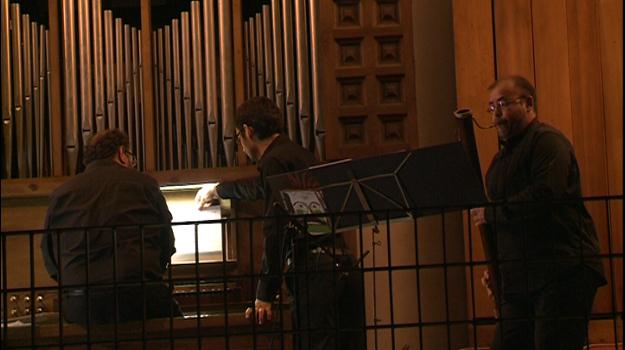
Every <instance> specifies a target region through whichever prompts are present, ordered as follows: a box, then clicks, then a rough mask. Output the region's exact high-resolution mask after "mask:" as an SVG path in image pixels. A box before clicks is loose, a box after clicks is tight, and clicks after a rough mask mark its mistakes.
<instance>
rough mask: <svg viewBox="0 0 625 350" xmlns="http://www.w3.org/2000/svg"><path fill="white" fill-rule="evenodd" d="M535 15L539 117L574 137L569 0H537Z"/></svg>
mask: <svg viewBox="0 0 625 350" xmlns="http://www.w3.org/2000/svg"><path fill="white" fill-rule="evenodd" d="M532 15H533V16H532V18H533V24H534V44H535V47H534V60H535V70H534V71H535V83H536V85H537V86H540V89H538V90H537V91H536V100H537V110H538V118H539V119H540V120H542V121H543V122H546V123H548V124H551V125H554V126H555V125H557V127H558V128H559V129H560V130H561V131H562V132H563V133H564V134H565V135H566V137H568V138H569V140H572V139H573V125H572V120H571V118H570V116H571V89H570V88H569V86H570V81H569V56H568V55H562V54H561V53H562V52H567V51H568V32H567V23H566V0H534V1H533V2H532Z"/></svg>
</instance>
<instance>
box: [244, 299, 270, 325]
mask: <svg viewBox="0 0 625 350" xmlns="http://www.w3.org/2000/svg"><path fill="white" fill-rule="evenodd" d="M254 310H256V319H257V320H258V324H259V325H262V324H263V322H264V321H265V319H267V321H271V303H269V302H266V301H262V300H260V299H256V301H255V302H254ZM254 310H253V309H252V308H251V307H248V308H247V310H245V318H247V319H248V320H249V319H250V318H252V315H253V314H254Z"/></svg>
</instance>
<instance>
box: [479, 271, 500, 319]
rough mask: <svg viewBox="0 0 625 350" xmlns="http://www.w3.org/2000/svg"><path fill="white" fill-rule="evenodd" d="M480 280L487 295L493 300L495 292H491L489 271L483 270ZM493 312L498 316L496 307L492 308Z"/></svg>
mask: <svg viewBox="0 0 625 350" xmlns="http://www.w3.org/2000/svg"><path fill="white" fill-rule="evenodd" d="M480 280H481V282H482V286H484V288H486V292H487V293H488V297H489V298H490V299H491V300H495V294H493V280H492V279H491V278H490V272H488V270H484V273H483V274H482V278H481V279H480ZM493 314H494V315H495V318H498V317H499V314H498V312H497V308H495V309H493Z"/></svg>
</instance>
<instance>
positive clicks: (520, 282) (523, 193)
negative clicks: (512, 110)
mask: <svg viewBox="0 0 625 350" xmlns="http://www.w3.org/2000/svg"><path fill="white" fill-rule="evenodd" d="M486 184H487V190H488V195H489V197H490V199H491V200H492V201H493V202H495V203H497V205H496V206H493V207H488V208H486V212H485V215H486V220H487V222H488V223H490V224H491V226H492V227H493V228H494V230H495V233H496V238H497V248H498V258H499V259H500V260H501V263H500V268H501V280H502V287H503V292H504V293H520V292H524V291H526V290H528V289H529V291H533V290H537V289H538V288H541V287H542V286H544V285H545V284H546V283H548V282H550V281H552V280H554V279H555V278H558V277H560V276H566V275H567V274H569V273H572V272H573V271H575V269H576V268H579V267H581V266H587V267H589V268H591V269H592V270H594V271H595V272H596V275H597V281H598V283H599V284H601V283H605V280H604V278H603V268H602V265H601V262H600V260H599V258H598V256H597V255H598V254H599V243H598V240H597V234H596V231H595V226H594V224H593V221H592V218H591V217H590V215H589V214H588V211H587V210H586V208H585V206H584V203H583V202H582V200H581V198H582V193H581V183H580V172H579V167H578V165H577V160H576V158H575V154H574V152H573V147H572V145H571V143H570V142H569V141H568V140H567V139H566V137H565V136H564V135H563V134H562V133H560V132H559V131H558V130H556V129H554V128H553V127H551V126H549V125H546V124H543V123H541V122H539V121H537V120H535V121H533V122H532V123H531V124H530V125H529V126H528V127H527V129H526V130H525V131H524V132H523V133H521V134H520V135H517V136H516V137H514V138H512V139H510V140H508V141H507V142H505V143H504V145H503V147H502V149H501V150H500V151H499V152H498V153H497V154H496V155H495V157H494V159H493V161H492V163H491V165H490V168H489V170H488V172H487V174H486Z"/></svg>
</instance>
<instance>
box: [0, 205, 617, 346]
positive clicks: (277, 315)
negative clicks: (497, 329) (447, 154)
mask: <svg viewBox="0 0 625 350" xmlns="http://www.w3.org/2000/svg"><path fill="white" fill-rule="evenodd" d="M569 204H570V203H550V204H549V205H552V206H563V205H569ZM584 204H585V205H586V206H587V207H588V208H589V211H590V212H591V214H592V216H593V219H594V222H595V226H596V227H597V234H598V237H599V243H600V253H599V254H598V255H586V256H584V255H580V256H579V257H578V258H580V259H585V258H588V259H593V258H596V259H600V261H601V262H602V264H603V266H604V269H605V277H606V280H607V282H608V283H607V285H606V286H604V287H601V288H600V289H599V292H598V294H597V296H596V298H595V306H594V308H593V310H592V312H591V313H590V315H589V327H588V331H587V332H588V334H587V336H588V337H587V338H588V340H587V346H590V345H592V344H598V343H608V344H614V345H611V348H614V349H618V345H616V344H618V343H622V336H623V328H622V320H623V304H622V302H623V301H622V295H623V294H622V293H623V291H622V280H623V278H622V270H623V243H622V242H623V229H622V221H623V214H622V204H623V196H622V195H619V196H603V197H592V198H585V199H584ZM485 205H489V206H494V205H496V204H485ZM506 205H509V203H507V204H506ZM519 205H521V204H519ZM522 205H536V203H523V204H522ZM542 205H545V204H544V203H542ZM467 210H468V209H467V208H458V207H455V208H406V209H404V210H402V211H401V213H398V212H397V211H371V212H353V213H333V214H323V215H297V216H289V217H281V218H263V217H254V218H230V219H223V220H212V221H202V222H191V223H175V224H174V225H192V226H193V227H194V239H193V244H194V245H195V247H194V250H195V257H194V259H191V260H189V261H186V262H184V263H181V264H174V265H170V266H169V268H168V269H167V270H166V272H165V273H164V274H163V276H162V280H161V279H160V278H158V277H154V276H147V275H146V274H145V273H141V274H140V277H138V278H134V279H132V278H118V275H121V274H122V272H121V271H122V270H123V269H128V268H130V267H128V266H123V263H122V265H120V262H123V259H124V257H122V256H120V254H122V252H127V251H128V250H127V249H120V247H124V245H125V246H126V247H127V246H128V245H132V244H135V245H136V247H135V248H137V249H138V251H139V257H138V259H139V260H138V261H140V263H139V266H136V265H133V266H132V268H136V269H138V270H139V271H145V270H146V269H147V267H146V266H147V265H148V264H149V262H147V261H145V259H146V257H147V256H149V255H150V253H149V249H152V248H151V246H149V245H150V244H152V242H151V241H150V240H149V239H150V237H151V236H150V234H151V233H150V232H152V231H150V230H154V229H155V228H156V229H161V227H156V226H141V227H129V226H126V227H121V226H120V227H114V228H111V227H108V228H102V227H89V228H79V229H76V228H71V229H68V230H61V229H55V230H53V231H46V230H38V231H19V232H18V231H13V232H2V236H1V244H2V245H1V249H0V250H1V259H0V261H1V263H2V267H1V296H0V301H1V312H2V316H1V319H2V328H1V330H0V334H1V335H2V348H3V349H9V348H11V349H13V348H15V349H19V348H21V349H34V348H66V347H67V348H74V347H76V346H83V347H84V348H98V346H105V347H112V348H164V349H174V348H176V349H178V348H184V349H187V348H197V349H204V348H211V349H219V348H223V349H292V348H298V345H297V344H298V342H300V341H301V340H302V339H304V338H305V336H307V335H311V334H314V333H315V332H320V333H322V334H330V333H331V334H332V336H334V337H337V338H341V337H350V336H351V337H357V338H359V340H358V342H359V344H360V343H363V344H364V343H366V348H367V349H461V348H468V349H480V348H482V347H484V346H488V344H489V342H490V340H491V338H492V336H493V335H492V334H493V329H494V326H495V325H496V324H497V322H500V321H505V320H506V319H505V318H504V319H502V318H501V317H500V318H497V317H496V316H495V315H494V313H493V309H496V308H497V306H496V305H495V304H494V303H493V302H492V300H490V299H489V298H488V297H487V291H486V289H485V288H484V287H482V285H481V283H480V280H479V279H480V276H481V273H482V271H484V270H485V269H486V266H487V264H488V263H489V262H490V261H488V260H487V259H485V258H484V257H483V253H482V249H481V245H480V243H479V238H478V240H477V241H476V237H477V230H475V229H474V227H473V226H472V224H471V223H470V222H469V215H468V213H467ZM422 213H427V215H426V216H422V215H421V214H422ZM400 216H404V217H407V218H403V219H397V218H398V217H400ZM347 217H350V218H351V219H350V220H349V221H350V222H351V223H355V224H354V225H350V226H349V227H342V228H341V229H340V230H338V231H340V232H337V230H336V228H337V225H336V223H337V221H338V220H339V219H342V220H345V219H346V218H347ZM266 220H271V221H273V222H274V223H275V222H278V221H279V222H289V224H288V225H287V227H288V230H286V231H280V232H278V233H279V235H280V237H281V242H282V243H283V244H282V247H283V248H284V250H280V255H281V259H282V257H283V258H284V259H282V262H283V263H284V264H285V266H287V265H288V264H291V263H293V262H294V261H295V262H296V263H297V261H298V253H297V251H298V250H297V249H304V250H305V251H306V253H305V254H306V255H314V254H319V256H321V255H326V256H330V257H332V258H334V259H335V260H333V261H334V262H336V261H338V260H336V259H338V257H341V256H344V255H348V254H351V255H353V256H354V259H353V264H352V265H350V264H347V267H343V268H339V269H335V268H329V269H326V268H325V267H323V266H322V265H314V264H315V263H314V262H313V263H311V265H307V264H308V263H309V262H310V261H309V259H304V261H306V263H305V266H304V267H303V268H302V267H301V266H300V267H299V268H293V267H292V266H291V268H288V269H285V270H284V271H281V273H280V274H279V275H276V277H280V278H285V279H286V280H287V282H289V281H290V282H289V283H292V282H293V281H294V280H297V281H299V284H298V285H299V287H298V288H300V289H298V290H299V291H300V292H299V293H298V298H299V299H301V300H307V299H308V298H309V297H310V298H312V297H314V296H311V295H308V293H309V292H310V291H314V290H315V288H314V286H307V287H304V288H302V287H301V283H304V284H306V283H308V281H309V278H311V279H313V278H315V276H318V275H320V274H321V275H323V274H327V275H328V276H330V275H331V276H332V278H331V280H332V281H333V283H335V284H334V287H333V288H328V289H326V291H327V292H328V293H330V294H331V296H330V297H328V298H326V299H325V301H326V302H327V303H332V302H334V303H335V306H337V307H338V306H340V305H339V297H338V296H337V295H338V294H333V293H335V291H336V290H338V289H339V288H340V286H339V284H340V283H343V281H344V280H345V279H344V277H345V276H356V277H357V278H355V279H354V281H356V282H355V284H351V285H350V286H349V287H350V288H352V290H351V292H353V293H352V294H351V295H352V296H355V298H356V299H354V300H355V303H356V304H358V305H357V306H358V307H359V308H360V310H361V312H362V317H361V319H360V320H357V322H356V323H357V324H358V326H353V325H354V323H352V324H351V325H349V326H346V327H341V325H340V324H339V323H337V322H335V323H334V324H335V326H333V328H320V329H314V328H313V327H312V326H311V327H307V326H305V324H306V323H302V322H303V321H302V319H301V318H300V319H299V320H298V317H301V315H302V314H301V312H304V311H302V308H301V307H300V308H299V309H298V312H300V313H299V314H296V313H294V310H293V309H292V308H291V307H290V306H289V304H288V301H289V294H288V293H287V292H286V289H287V288H284V287H282V288H281V290H280V292H279V295H278V296H277V298H276V300H274V319H273V320H272V321H271V322H266V323H263V324H262V325H259V324H257V323H256V322H252V321H250V320H246V319H245V317H244V310H245V308H246V307H248V306H251V305H252V303H253V300H254V299H255V292H254V291H255V288H256V284H257V282H258V280H259V277H260V275H259V270H260V268H261V265H260V257H261V255H262V250H261V248H260V247H262V234H260V232H261V230H260V226H259V225H260V224H262V223H263V222H264V221H266ZM319 222H322V223H324V224H325V226H324V227H325V229H327V230H329V233H330V234H340V236H341V237H343V239H344V240H345V241H346V242H347V246H343V245H342V243H341V241H340V240H336V239H331V240H324V238H320V237H328V236H311V235H303V236H301V237H300V238H299V240H294V239H293V236H292V235H293V233H294V232H300V233H301V231H305V230H307V227H309V226H310V225H311V224H315V223H317V224H318V223H319ZM207 224H219V225H221V227H222V229H221V237H219V238H220V239H221V241H220V242H221V245H222V247H221V250H220V251H218V252H213V257H214V256H217V255H215V254H218V255H220V256H221V258H220V259H219V258H217V259H212V260H211V261H210V262H209V261H204V260H203V258H202V256H205V255H203V254H206V253H207V252H202V251H200V250H201V249H199V247H200V242H201V241H202V240H205V239H210V237H203V236H202V235H201V234H200V232H201V231H202V230H201V228H202V226H203V225H207ZM277 226H280V225H277ZM229 230H230V232H233V233H234V234H229V233H228V232H229ZM93 232H100V233H101V232H108V235H109V237H110V241H108V242H109V243H110V248H111V252H112V256H110V255H107V254H101V251H98V250H97V249H96V248H101V247H97V246H98V244H100V243H101V242H100V241H93V242H92V241H91V240H90V239H88V238H89V237H92V236H91V235H93ZM124 232H125V233H124ZM128 232H134V234H135V235H136V237H135V238H136V239H135V240H134V241H133V240H129V238H128ZM284 232H289V234H286V233H284ZM278 233H276V234H278ZM46 234H53V235H57V236H55V237H60V238H58V239H57V240H56V241H55V244H56V251H60V250H61V249H62V245H63V239H64V237H66V236H67V237H70V236H69V235H82V236H83V237H84V238H85V239H84V241H83V243H84V244H83V245H82V246H81V248H80V249H84V256H83V259H84V264H83V265H81V266H84V271H85V272H84V276H83V281H88V282H87V283H74V282H72V283H58V282H56V281H54V280H52V279H50V278H49V277H48V275H47V273H46V269H45V267H44V263H43V260H42V256H41V250H40V247H39V242H40V240H41V239H42V237H43V236H44V235H46ZM122 234H126V236H123V235H122ZM335 236H336V235H334V237H335ZM302 237H303V238H302ZM100 238H101V237H100ZM122 238H123V239H122ZM122 241H123V242H122ZM132 242H134V243H132ZM293 242H299V243H298V244H300V245H299V247H302V245H303V246H304V247H305V248H295V249H293V248H292V247H293ZM321 242H322V243H321ZM289 250H292V251H295V253H292V254H290V255H289V254H287V253H286V251H289ZM144 252H145V253H144ZM233 252H236V254H233ZM208 253H210V252H208ZM98 254H100V255H98ZM124 254H125V253H124ZM78 255H80V254H78ZM209 255H210V254H209ZM314 256H315V257H317V258H318V256H317V255H314ZM96 257H97V258H96ZM97 259H108V260H107V261H110V262H111V264H110V265H107V266H106V267H107V268H110V269H112V271H113V279H112V280H104V281H102V280H100V281H98V280H96V279H95V277H97V273H101V272H102V271H101V270H102V269H103V268H102V267H98V268H99V269H100V270H98V268H96V264H97ZM317 261H318V260H317ZM170 262H171V260H170ZM496 262H497V263H499V264H502V263H508V262H520V263H524V264H528V263H540V262H543V263H554V261H553V260H548V261H541V260H536V259H529V258H527V257H523V258H520V259H512V260H501V259H496ZM62 263H63V258H61V262H60V264H59V265H62ZM63 273H64V270H63V269H61V270H60V272H59V276H58V279H59V280H60V281H64V280H65V278H66V277H67V276H64V275H63ZM302 278H303V279H302ZM289 283H287V285H288V284H289ZM154 286H165V287H166V290H167V294H168V296H173V299H172V300H174V299H175V300H176V301H177V302H171V303H170V304H168V305H169V309H168V310H166V313H165V314H164V315H163V314H161V315H159V316H157V317H154V316H153V315H150V312H151V311H150V307H151V305H152V304H151V303H153V299H150V295H149V294H150V293H151V289H150V288H152V287H154ZM332 289H334V291H332ZM103 290H104V291H105V292H106V291H107V290H108V291H110V290H113V293H112V295H113V299H114V300H113V301H112V305H113V309H114V311H113V313H114V314H115V317H114V319H113V320H112V321H111V322H104V323H102V322H100V321H94V320H95V319H97V317H96V318H93V317H91V316H94V315H92V314H93V312H94V310H92V308H97V307H99V305H97V304H95V305H94V304H92V303H91V301H92V299H90V298H96V299H97V298H98V297H99V295H98V293H101V292H102V291H103ZM137 290H138V291H139V292H138V294H137V295H135V296H134V297H131V295H130V294H131V293H134V292H135V291H137ZM76 291H82V292H79V293H78V294H79V295H83V296H84V297H86V300H87V302H86V303H85V305H86V308H85V309H84V312H85V315H86V317H85V320H86V321H85V323H84V324H83V325H78V324H74V323H70V322H68V321H66V320H64V317H63V316H60V314H59V310H65V309H64V303H65V302H67V300H70V299H68V298H71V297H75V296H76ZM120 291H123V292H121V293H120ZM128 291H131V292H128ZM72 293H74V294H72ZM80 293H84V294H80ZM170 293H171V294H170ZM337 293H338V292H337ZM59 295H61V296H63V295H66V296H67V295H69V296H68V297H61V298H59V297H58V296H59ZM311 300H313V299H311ZM314 300H318V299H314ZM342 302H343V301H342ZM133 303H136V304H135V306H136V305H139V307H138V310H139V311H138V312H139V314H140V316H139V317H138V318H135V319H134V320H131V321H124V320H121V318H120V316H121V315H122V314H123V313H124V312H126V311H127V309H129V308H131V307H132V305H131V304H133ZM310 303H311V304H312V307H313V308H314V307H317V306H318V305H315V304H314V302H313V301H311V302H310ZM176 304H177V305H179V306H180V310H181V314H178V313H177V312H176V310H177V305H176ZM298 315H300V316H298ZM338 315H339V313H335V314H333V315H332V317H334V318H335V321H336V318H340V316H338ZM95 316H98V315H95ZM535 319H540V317H537V318H535ZM302 324H304V326H302ZM350 334H351V335H350ZM353 339H355V338H353ZM621 346H622V345H621ZM337 348H342V347H340V346H338V345H337ZM362 348H364V345H363V346H362Z"/></svg>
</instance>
